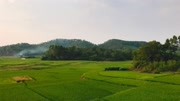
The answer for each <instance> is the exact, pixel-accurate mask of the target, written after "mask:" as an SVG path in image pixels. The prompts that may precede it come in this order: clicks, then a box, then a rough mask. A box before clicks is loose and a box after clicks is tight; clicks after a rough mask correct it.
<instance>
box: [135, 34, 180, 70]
mask: <svg viewBox="0 0 180 101" xmlns="http://www.w3.org/2000/svg"><path fill="white" fill-rule="evenodd" d="M178 51H180V36H179V37H177V36H173V38H171V39H167V40H166V42H165V43H164V44H161V43H160V42H157V41H151V42H149V43H148V44H147V45H145V46H144V47H142V48H140V49H139V50H138V51H136V52H135V53H134V69H135V70H140V71H142V72H150V73H160V72H165V71H173V72H174V71H178V70H179V69H180V54H179V53H178Z"/></svg>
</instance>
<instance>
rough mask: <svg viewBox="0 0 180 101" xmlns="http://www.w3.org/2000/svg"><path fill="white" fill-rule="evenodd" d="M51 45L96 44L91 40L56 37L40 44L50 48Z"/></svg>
mask: <svg viewBox="0 0 180 101" xmlns="http://www.w3.org/2000/svg"><path fill="white" fill-rule="evenodd" d="M50 45H59V46H63V47H72V46H76V47H79V48H92V47H94V46H95V44H93V43H91V42H88V41H85V40H80V39H55V40H51V41H48V42H44V43H41V44H39V46H43V47H48V48H49V46H50Z"/></svg>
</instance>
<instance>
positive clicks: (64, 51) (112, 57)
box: [42, 45, 132, 61]
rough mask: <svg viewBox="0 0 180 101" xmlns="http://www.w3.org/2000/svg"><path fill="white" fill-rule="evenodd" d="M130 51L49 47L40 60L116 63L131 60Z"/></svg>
mask: <svg viewBox="0 0 180 101" xmlns="http://www.w3.org/2000/svg"><path fill="white" fill-rule="evenodd" d="M131 59H132V51H120V50H110V49H102V48H98V47H93V48H77V47H75V46H74V47H69V48H65V47H62V46H56V45H53V46H50V47H49V50H48V51H47V52H46V53H45V55H44V56H43V57H42V60H93V61H104V60H106V61H118V60H131Z"/></svg>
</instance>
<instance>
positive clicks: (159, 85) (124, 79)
mask: <svg viewBox="0 0 180 101" xmlns="http://www.w3.org/2000/svg"><path fill="white" fill-rule="evenodd" d="M111 66H116V67H123V68H131V67H132V62H131V61H124V62H95V61H41V60H40V59H38V58H36V59H20V58H0V101H180V74H179V73H178V72H176V73H172V72H167V73H160V74H148V73H140V72H138V71H104V69H105V68H107V67H111Z"/></svg>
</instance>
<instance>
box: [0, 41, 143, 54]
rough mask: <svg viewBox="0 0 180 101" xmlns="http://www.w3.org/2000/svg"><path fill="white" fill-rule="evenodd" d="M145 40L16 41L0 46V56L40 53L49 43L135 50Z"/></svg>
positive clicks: (64, 45)
mask: <svg viewBox="0 0 180 101" xmlns="http://www.w3.org/2000/svg"><path fill="white" fill-rule="evenodd" d="M145 44H146V42H143V41H124V40H118V39H111V40H108V41H106V42H104V43H103V44H99V45H96V44H93V43H91V42H88V41H86V40H80V39H55V40H51V41H47V42H43V43H40V44H28V43H18V44H13V45H8V46H2V47H0V56H23V55H25V54H26V55H27V54H31V55H35V56H37V55H42V54H43V53H44V52H46V51H47V50H48V48H49V46H51V45H59V46H63V47H72V46H75V47H79V48H93V47H99V48H104V49H116V50H127V49H128V50H136V49H138V48H140V47H142V46H143V45H145Z"/></svg>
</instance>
